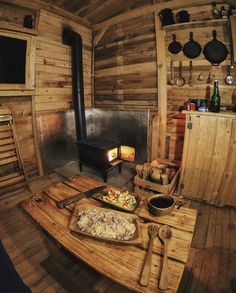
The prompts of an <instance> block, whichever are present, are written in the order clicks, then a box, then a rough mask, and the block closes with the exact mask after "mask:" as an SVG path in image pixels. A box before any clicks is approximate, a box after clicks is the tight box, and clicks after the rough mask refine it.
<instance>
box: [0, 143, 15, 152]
mask: <svg viewBox="0 0 236 293" xmlns="http://www.w3.org/2000/svg"><path fill="white" fill-rule="evenodd" d="M15 149H16V147H15V145H14V144H7V145H3V146H0V152H6V151H10V150H15Z"/></svg>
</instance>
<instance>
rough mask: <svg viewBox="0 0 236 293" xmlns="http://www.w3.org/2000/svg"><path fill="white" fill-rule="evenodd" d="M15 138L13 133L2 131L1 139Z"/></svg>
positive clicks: (0, 133)
mask: <svg viewBox="0 0 236 293" xmlns="http://www.w3.org/2000/svg"><path fill="white" fill-rule="evenodd" d="M10 137H13V134H12V132H11V131H0V139H4V138H10Z"/></svg>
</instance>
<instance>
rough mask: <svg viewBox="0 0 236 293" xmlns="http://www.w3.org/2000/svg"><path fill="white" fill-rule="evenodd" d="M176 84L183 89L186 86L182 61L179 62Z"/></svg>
mask: <svg viewBox="0 0 236 293" xmlns="http://www.w3.org/2000/svg"><path fill="white" fill-rule="evenodd" d="M175 83H176V85H177V86H178V87H182V86H183V85H184V84H185V79H184V78H183V77H182V61H179V76H178V78H177V79H176V81H175Z"/></svg>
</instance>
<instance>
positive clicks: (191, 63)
mask: <svg viewBox="0 0 236 293" xmlns="http://www.w3.org/2000/svg"><path fill="white" fill-rule="evenodd" d="M188 84H189V86H193V84H194V82H193V62H192V61H190V62H189V81H188Z"/></svg>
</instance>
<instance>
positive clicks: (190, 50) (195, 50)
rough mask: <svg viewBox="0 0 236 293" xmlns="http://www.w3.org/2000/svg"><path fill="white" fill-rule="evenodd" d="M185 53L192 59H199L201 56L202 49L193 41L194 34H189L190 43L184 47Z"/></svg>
mask: <svg viewBox="0 0 236 293" xmlns="http://www.w3.org/2000/svg"><path fill="white" fill-rule="evenodd" d="M183 52H184V55H185V56H186V57H188V58H190V59H194V58H197V57H198V56H199V55H200V54H201V52H202V48H201V46H200V45H199V43H198V42H196V41H194V40H193V32H190V33H189V41H188V42H187V43H186V44H185V45H184V47H183Z"/></svg>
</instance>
